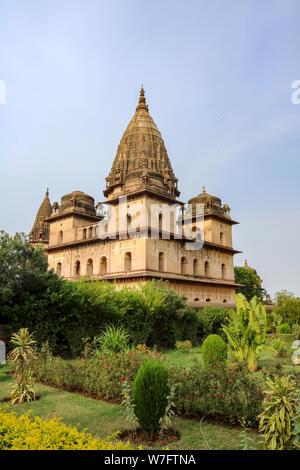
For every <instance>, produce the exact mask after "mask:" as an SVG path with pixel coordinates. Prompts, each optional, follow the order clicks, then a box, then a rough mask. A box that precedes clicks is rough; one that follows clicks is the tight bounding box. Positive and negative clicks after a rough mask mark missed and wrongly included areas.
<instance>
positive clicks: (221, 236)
mask: <svg viewBox="0 0 300 470" xmlns="http://www.w3.org/2000/svg"><path fill="white" fill-rule="evenodd" d="M224 244H225V243H224V233H223V232H220V245H224Z"/></svg>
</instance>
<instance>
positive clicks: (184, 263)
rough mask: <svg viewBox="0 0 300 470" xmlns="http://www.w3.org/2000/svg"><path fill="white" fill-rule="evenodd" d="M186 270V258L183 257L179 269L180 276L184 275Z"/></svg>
mask: <svg viewBox="0 0 300 470" xmlns="http://www.w3.org/2000/svg"><path fill="white" fill-rule="evenodd" d="M186 270H187V260H186V258H185V257H184V256H183V257H182V258H181V268H180V271H181V274H186Z"/></svg>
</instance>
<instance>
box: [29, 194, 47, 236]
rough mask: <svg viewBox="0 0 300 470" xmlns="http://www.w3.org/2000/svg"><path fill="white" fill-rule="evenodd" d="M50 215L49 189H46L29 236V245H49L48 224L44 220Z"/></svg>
mask: <svg viewBox="0 0 300 470" xmlns="http://www.w3.org/2000/svg"><path fill="white" fill-rule="evenodd" d="M51 214H52V208H51V204H50V199H49V189H48V188H47V191H46V195H45V198H44V200H43V202H42V204H41V206H40V208H39V210H38V212H37V215H36V218H35V221H34V224H33V227H32V230H31V232H30V234H29V240H30V243H32V244H33V245H34V244H38V243H43V244H48V243H49V223H48V222H45V219H47V218H48V217H50V215H51Z"/></svg>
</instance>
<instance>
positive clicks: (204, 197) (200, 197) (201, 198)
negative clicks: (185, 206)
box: [189, 186, 222, 207]
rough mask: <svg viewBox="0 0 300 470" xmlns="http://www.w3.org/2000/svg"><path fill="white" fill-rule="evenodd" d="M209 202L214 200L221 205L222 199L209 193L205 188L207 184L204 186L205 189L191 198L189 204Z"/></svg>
mask: <svg viewBox="0 0 300 470" xmlns="http://www.w3.org/2000/svg"><path fill="white" fill-rule="evenodd" d="M207 202H212V203H213V204H216V205H219V206H220V207H221V204H222V201H221V199H220V198H219V197H217V196H212V195H211V194H207V192H206V190H205V186H203V191H202V193H201V194H199V195H198V196H195V197H192V199H190V200H189V204H192V205H193V204H205V203H207Z"/></svg>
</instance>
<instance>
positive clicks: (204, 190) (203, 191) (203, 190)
mask: <svg viewBox="0 0 300 470" xmlns="http://www.w3.org/2000/svg"><path fill="white" fill-rule="evenodd" d="M202 194H206V189H205V186H203V189H202Z"/></svg>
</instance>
